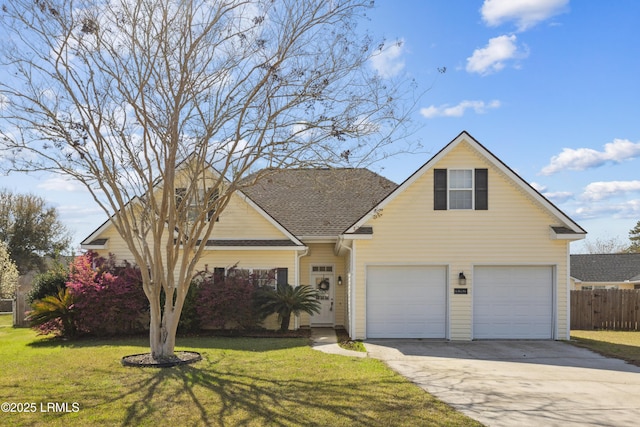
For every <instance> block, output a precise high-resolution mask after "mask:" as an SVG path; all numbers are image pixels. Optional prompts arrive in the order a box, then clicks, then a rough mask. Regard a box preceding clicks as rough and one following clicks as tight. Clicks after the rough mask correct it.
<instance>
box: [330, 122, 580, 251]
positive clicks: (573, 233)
mask: <svg viewBox="0 0 640 427" xmlns="http://www.w3.org/2000/svg"><path fill="white" fill-rule="evenodd" d="M463 141H464V142H467V143H468V144H469V145H470V146H471V147H472V148H473V149H474V150H476V151H477V152H478V153H479V154H480V155H482V156H483V157H484V158H486V159H487V160H488V161H489V162H490V163H491V164H492V165H493V166H495V167H496V168H497V169H498V170H500V171H501V172H502V173H504V174H505V175H506V176H507V177H509V178H511V180H512V181H513V182H514V183H515V184H516V185H518V186H519V187H520V188H521V189H522V190H523V191H524V192H525V193H526V194H528V195H529V196H530V197H531V198H532V199H533V200H535V201H536V202H537V203H539V204H540V205H541V206H542V207H543V208H544V209H546V210H547V211H548V212H549V213H551V214H552V215H553V216H554V217H555V218H557V220H558V222H560V224H561V225H553V224H550V231H551V232H552V233H553V236H554V238H556V239H566V240H579V239H582V238H584V236H585V235H586V234H587V232H586V231H585V230H584V229H583V228H582V227H580V226H579V225H578V223H576V222H575V221H574V220H572V219H571V218H569V216H568V215H566V214H565V213H564V212H562V211H561V210H560V209H558V208H557V207H556V206H555V205H554V204H553V203H551V202H550V201H549V200H548V199H547V198H545V197H544V196H543V195H542V194H540V193H539V192H538V191H537V190H536V189H534V188H533V187H532V186H531V185H530V184H529V183H527V182H526V181H525V180H524V179H523V178H522V177H520V175H518V174H517V173H515V172H514V171H513V170H512V169H511V168H510V167H509V166H507V165H506V164H505V163H504V162H502V160H500V159H499V158H498V157H496V156H495V155H494V154H493V153H492V152H491V151H489V150H488V149H487V148H485V147H484V146H483V145H482V144H480V143H479V142H478V141H476V140H475V138H473V137H472V136H471V135H470V134H469V133H468V132H467V131H462V132H460V134H459V135H458V136H457V137H455V138H454V139H453V140H452V141H451V142H450V143H449V144H447V145H446V146H445V147H444V148H442V150H440V151H439V152H438V153H436V154H435V155H434V156H433V157H432V158H431V159H429V161H427V162H426V163H425V164H424V165H422V167H420V169H418V170H417V171H416V172H414V174H413V175H411V176H410V177H409V178H407V179H406V180H405V181H404V182H403V183H402V184H400V185H399V186H398V187H397V188H396V189H395V190H394V191H393V192H391V193H390V194H389V195H388V196H387V197H385V198H384V199H383V200H381V201H380V203H378V204H377V205H375V206H373V207H372V209H370V210H369V211H368V212H366V213H365V214H364V215H363V216H362V217H360V218H359V219H358V220H357V221H356V222H354V223H352V224H351V225H350V226H348V227H346V228H345V229H343V230H342V233H343V234H350V233H355V232H356V230H358V229H359V228H360V227H362V226H363V225H364V224H366V222H367V221H369V220H370V219H371V218H372V217H374V216H375V215H376V213H377V212H379V211H380V210H382V209H384V207H385V206H386V205H387V204H388V203H389V202H390V201H392V200H393V199H394V198H395V197H396V196H398V195H399V194H400V193H402V192H403V191H404V190H405V189H406V188H407V187H408V186H410V185H411V184H413V183H414V182H415V181H416V180H417V179H418V178H420V177H421V176H422V175H424V174H425V173H426V172H427V171H429V170H431V168H432V167H433V166H434V165H435V164H436V163H437V162H438V161H440V160H441V159H442V158H443V157H444V156H446V155H447V154H448V153H450V152H451V151H452V150H453V149H454V148H455V147H456V146H458V145H459V144H461V143H462V142H463Z"/></svg>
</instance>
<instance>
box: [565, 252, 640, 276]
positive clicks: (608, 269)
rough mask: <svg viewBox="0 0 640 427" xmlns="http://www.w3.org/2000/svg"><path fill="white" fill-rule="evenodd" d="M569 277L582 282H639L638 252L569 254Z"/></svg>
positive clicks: (639, 258)
mask: <svg viewBox="0 0 640 427" xmlns="http://www.w3.org/2000/svg"><path fill="white" fill-rule="evenodd" d="M571 277H573V278H575V279H578V280H580V281H582V282H627V281H628V282H640V253H633V254H579V255H571Z"/></svg>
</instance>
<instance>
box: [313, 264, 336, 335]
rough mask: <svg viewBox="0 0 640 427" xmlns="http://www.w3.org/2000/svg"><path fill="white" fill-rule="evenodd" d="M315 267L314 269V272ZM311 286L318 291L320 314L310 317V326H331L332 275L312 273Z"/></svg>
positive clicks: (325, 272) (327, 272)
mask: <svg viewBox="0 0 640 427" xmlns="http://www.w3.org/2000/svg"><path fill="white" fill-rule="evenodd" d="M315 269H316V267H314V270H315ZM311 286H312V287H313V288H314V289H315V290H316V291H318V301H320V312H319V313H315V314H313V315H312V316H311V325H312V326H321V325H327V326H329V325H330V326H333V322H334V316H333V308H334V307H333V295H334V292H333V273H332V272H329V271H322V272H320V271H313V272H312V273H311Z"/></svg>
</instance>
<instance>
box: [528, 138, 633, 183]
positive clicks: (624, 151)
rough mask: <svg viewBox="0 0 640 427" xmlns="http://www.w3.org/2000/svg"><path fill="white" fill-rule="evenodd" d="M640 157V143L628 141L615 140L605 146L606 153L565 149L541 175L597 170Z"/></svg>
mask: <svg viewBox="0 0 640 427" xmlns="http://www.w3.org/2000/svg"><path fill="white" fill-rule="evenodd" d="M636 157H640V142H639V143H633V142H631V141H629V140H628V139H614V140H613V142H609V143H607V144H605V145H604V151H597V150H594V149H592V148H578V149H573V148H563V149H562V152H561V153H560V154H558V155H557V156H553V157H552V158H551V161H550V162H549V164H548V165H547V166H545V167H544V168H542V170H541V171H540V174H541V175H552V174H554V173H556V172H560V171H562V170H565V169H568V170H577V171H581V170H585V169H590V168H597V167H599V166H602V165H604V164H606V163H621V162H623V161H624V160H631V159H634V158H636Z"/></svg>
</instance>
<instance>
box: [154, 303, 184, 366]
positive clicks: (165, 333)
mask: <svg viewBox="0 0 640 427" xmlns="http://www.w3.org/2000/svg"><path fill="white" fill-rule="evenodd" d="M154 299H155V298H154ZM150 303H151V305H150V310H149V311H150V319H149V343H150V347H151V357H153V358H154V359H156V360H158V359H163V358H167V357H170V356H173V353H174V349H175V346H176V331H177V329H178V321H179V320H180V312H179V311H178V310H176V309H175V308H174V309H173V310H167V309H166V307H165V313H164V315H162V314H161V309H160V297H157V300H156V301H150Z"/></svg>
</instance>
